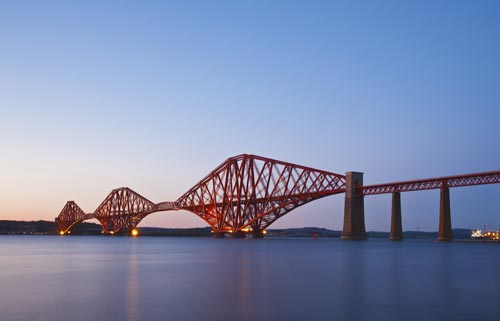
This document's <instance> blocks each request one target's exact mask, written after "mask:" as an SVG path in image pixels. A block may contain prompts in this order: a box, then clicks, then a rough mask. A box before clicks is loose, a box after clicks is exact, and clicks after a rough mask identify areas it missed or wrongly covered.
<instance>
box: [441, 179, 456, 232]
mask: <svg viewBox="0 0 500 321" xmlns="http://www.w3.org/2000/svg"><path fill="white" fill-rule="evenodd" d="M452 239H453V235H452V232H451V210H450V189H449V188H448V187H443V188H441V196H440V200H439V231H438V241H442V242H449V241H451V240H452Z"/></svg>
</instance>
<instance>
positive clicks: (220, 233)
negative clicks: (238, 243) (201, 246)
mask: <svg viewBox="0 0 500 321" xmlns="http://www.w3.org/2000/svg"><path fill="white" fill-rule="evenodd" d="M225 234H226V233H224V232H213V234H212V235H213V236H214V237H215V238H218V239H219V238H221V239H223V238H224V237H225Z"/></svg>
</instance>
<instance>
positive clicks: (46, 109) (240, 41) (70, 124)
mask: <svg viewBox="0 0 500 321" xmlns="http://www.w3.org/2000/svg"><path fill="white" fill-rule="evenodd" d="M0 67H1V68H0V88H1V89H0V150H1V153H0V218H2V219H47V220H49V219H50V220H51V219H53V218H54V217H55V216H57V214H58V213H59V211H60V210H61V209H62V207H63V206H64V204H65V202H66V201H67V200H70V199H71V200H75V201H76V202H77V204H79V205H80V206H81V207H82V208H83V209H84V210H85V211H87V212H91V211H92V210H94V209H95V208H97V206H98V205H99V204H100V202H101V201H102V200H103V199H104V198H105V197H106V195H107V194H108V193H109V191H110V190H111V189H113V188H115V187H119V186H129V187H131V188H132V189H134V190H136V191H137V192H139V193H141V194H142V195H144V196H146V197H147V198H149V199H151V200H153V201H155V202H160V201H166V200H174V199H176V198H177V197H178V196H180V195H181V194H182V193H184V192H185V191H186V190H188V189H189V188H190V187H191V186H192V185H194V184H195V183H196V182H197V181H198V180H199V179H201V178H202V177H204V176H205V175H206V174H207V173H208V172H210V171H211V170H212V169H213V168H214V167H215V166H217V165H218V164H220V163H221V162H222V161H223V160H225V159H226V158H228V157H230V156H234V155H237V154H241V153H252V154H258V155H263V156H268V157H271V158H276V159H281V160H285V161H289V162H293V163H298V164H303V165H308V166H311V167H316V168H320V169H324V170H328V171H332V172H338V173H344V172H346V171H363V172H364V173H365V184H375V183H382V182H390V181H399V180H405V179H416V178H425V177H434V176H444V175H452V174H461V173H469V172H479V171H487V170H498V169H500V150H499V149H498V148H497V143H498V140H499V138H500V134H499V133H498V126H499V124H500V88H499V84H500V3H499V2H497V1H405V2H401V1H371V2H367V1H210V2H209V1H178V2H174V1H80V2H76V1H2V2H1V3H0ZM499 193H500V186H499V185H489V186H478V187H466V188H460V189H453V190H452V191H451V201H452V224H453V227H469V228H473V227H481V226H482V224H488V225H489V226H490V227H491V228H495V229H496V228H497V226H498V225H500V205H499V204H498V199H499V195H500V194H499ZM438 202H439V191H426V192H412V193H406V194H403V195H402V209H403V228H404V229H405V230H408V229H416V228H417V227H419V228H420V229H424V230H436V229H437V224H438ZM365 204H366V205H365V207H366V222H367V229H368V230H388V229H389V228H390V205H391V204H390V195H385V196H371V197H367V198H366V200H365ZM342 216H343V197H342V196H341V195H338V196H332V197H328V198H325V199H322V200H319V201H316V202H313V203H310V204H308V205H306V206H303V207H302V208H299V209H297V210H296V211H294V212H292V213H290V214H288V215H287V216H285V217H284V218H282V219H280V220H278V221H277V222H276V223H275V224H273V227H288V226H323V227H327V228H332V229H340V228H341V227H342ZM141 225H142V226H177V227H185V226H204V223H203V221H201V220H200V219H199V218H197V217H196V216H194V215H192V214H190V213H188V212H177V213H156V214H153V215H150V216H149V217H148V218H146V219H145V220H144V221H143V223H141Z"/></svg>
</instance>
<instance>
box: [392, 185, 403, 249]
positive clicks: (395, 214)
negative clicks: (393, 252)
mask: <svg viewBox="0 0 500 321" xmlns="http://www.w3.org/2000/svg"><path fill="white" fill-rule="evenodd" d="M389 240H391V241H401V240H403V226H402V224H401V193H400V192H394V193H392V213H391V234H390V236H389Z"/></svg>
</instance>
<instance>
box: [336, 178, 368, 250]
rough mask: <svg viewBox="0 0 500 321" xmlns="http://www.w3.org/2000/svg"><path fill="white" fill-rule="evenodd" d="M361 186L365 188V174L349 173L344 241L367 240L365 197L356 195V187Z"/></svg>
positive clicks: (346, 189) (342, 236) (346, 190)
mask: <svg viewBox="0 0 500 321" xmlns="http://www.w3.org/2000/svg"><path fill="white" fill-rule="evenodd" d="M360 186H363V173H358V172H347V173H346V186H345V205H344V228H343V230H342V235H341V238H342V239H343V240H366V230H365V202H364V196H363V195H358V194H357V193H356V187H360Z"/></svg>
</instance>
